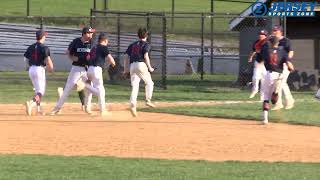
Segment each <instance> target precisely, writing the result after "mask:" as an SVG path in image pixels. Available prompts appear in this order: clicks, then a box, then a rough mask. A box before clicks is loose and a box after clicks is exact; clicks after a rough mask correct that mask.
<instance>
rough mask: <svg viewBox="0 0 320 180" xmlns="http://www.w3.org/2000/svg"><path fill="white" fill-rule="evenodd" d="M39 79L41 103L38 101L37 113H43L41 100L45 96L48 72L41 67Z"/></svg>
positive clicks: (38, 73) (38, 74) (38, 72)
mask: <svg viewBox="0 0 320 180" xmlns="http://www.w3.org/2000/svg"><path fill="white" fill-rule="evenodd" d="M37 77H38V84H39V90H38V94H39V101H37V113H43V112H42V111H41V98H42V96H44V94H45V90H46V71H45V69H44V68H43V67H39V70H38V71H37Z"/></svg>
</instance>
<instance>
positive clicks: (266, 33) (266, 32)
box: [259, 30, 268, 36]
mask: <svg viewBox="0 0 320 180" xmlns="http://www.w3.org/2000/svg"><path fill="white" fill-rule="evenodd" d="M259 35H265V36H268V31H266V30H261V31H259Z"/></svg>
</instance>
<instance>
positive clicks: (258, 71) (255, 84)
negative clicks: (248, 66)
mask: <svg viewBox="0 0 320 180" xmlns="http://www.w3.org/2000/svg"><path fill="white" fill-rule="evenodd" d="M266 72H267V70H266V68H265V66H264V64H263V62H262V63H259V62H257V61H255V62H254V69H253V76H252V92H255V93H257V92H258V91H259V82H260V81H261V90H260V94H261V100H263V99H264V98H263V93H262V91H263V90H262V88H263V86H262V83H263V82H262V81H263V80H264V77H265V75H266Z"/></svg>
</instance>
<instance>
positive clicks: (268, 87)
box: [262, 71, 283, 101]
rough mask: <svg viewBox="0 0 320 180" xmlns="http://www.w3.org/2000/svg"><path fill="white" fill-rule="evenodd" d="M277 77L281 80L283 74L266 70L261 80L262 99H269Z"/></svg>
mask: <svg viewBox="0 0 320 180" xmlns="http://www.w3.org/2000/svg"><path fill="white" fill-rule="evenodd" d="M279 79H282V81H283V74H282V73H278V72H269V71H267V73H266V75H265V78H264V81H263V84H262V86H263V95H264V100H267V101H270V100H271V95H272V93H273V91H274V90H275V88H276V87H275V85H276V83H277V81H278V80H279Z"/></svg>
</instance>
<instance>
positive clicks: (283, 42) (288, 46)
mask: <svg viewBox="0 0 320 180" xmlns="http://www.w3.org/2000/svg"><path fill="white" fill-rule="evenodd" d="M279 46H282V47H283V49H284V50H285V52H287V53H289V52H290V51H293V49H292V44H291V41H290V39H288V38H286V37H283V38H282V39H280V40H279Z"/></svg>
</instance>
